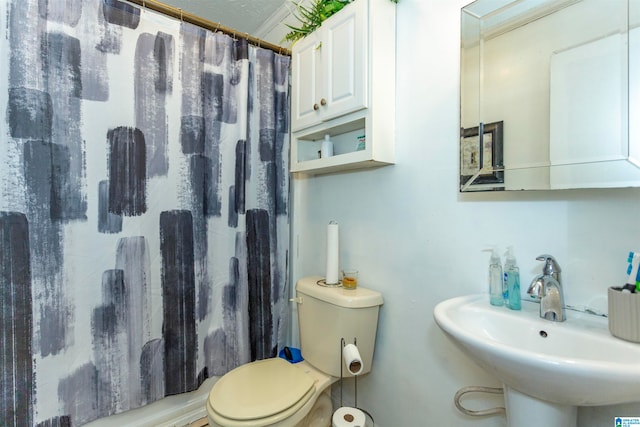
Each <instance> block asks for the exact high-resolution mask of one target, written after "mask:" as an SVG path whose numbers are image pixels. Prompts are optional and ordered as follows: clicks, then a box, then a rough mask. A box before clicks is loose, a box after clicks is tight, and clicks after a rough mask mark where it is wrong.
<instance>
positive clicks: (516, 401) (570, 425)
mask: <svg viewBox="0 0 640 427" xmlns="http://www.w3.org/2000/svg"><path fill="white" fill-rule="evenodd" d="M504 401H505V407H506V408H507V426H508V427H540V426H545V427H577V425H578V424H577V423H578V407H577V406H566V405H559V404H557V403H551V402H545V401H544V400H539V399H536V398H534V397H531V396H527V395H526V394H523V393H520V392H519V391H516V390H514V389H512V388H509V387H507V386H506V385H505V386H504Z"/></svg>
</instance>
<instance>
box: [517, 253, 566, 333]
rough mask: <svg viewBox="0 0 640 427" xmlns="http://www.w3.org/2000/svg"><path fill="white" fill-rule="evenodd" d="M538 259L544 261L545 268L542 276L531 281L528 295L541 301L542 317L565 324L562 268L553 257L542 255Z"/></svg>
mask: <svg viewBox="0 0 640 427" xmlns="http://www.w3.org/2000/svg"><path fill="white" fill-rule="evenodd" d="M536 259H537V260H538V261H544V267H543V268H542V274H540V275H538V276H536V277H535V278H534V279H533V280H532V281H531V285H529V289H527V293H528V294H529V295H531V296H532V297H533V298H535V299H536V301H540V317H542V318H543V319H547V320H552V321H554V322H564V321H565V320H566V316H565V312H564V293H563V291H562V280H561V278H560V272H561V270H560V266H559V265H558V262H557V261H556V260H555V258H554V257H552V256H551V255H540V256H539V257H537V258H536Z"/></svg>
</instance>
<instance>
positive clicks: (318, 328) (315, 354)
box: [296, 276, 383, 377]
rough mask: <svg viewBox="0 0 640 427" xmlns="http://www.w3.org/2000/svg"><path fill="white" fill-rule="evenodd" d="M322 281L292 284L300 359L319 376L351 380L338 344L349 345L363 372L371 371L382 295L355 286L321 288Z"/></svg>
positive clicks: (319, 278)
mask: <svg viewBox="0 0 640 427" xmlns="http://www.w3.org/2000/svg"><path fill="white" fill-rule="evenodd" d="M321 279H322V277H319V276H316V277H305V278H302V279H300V280H298V283H297V284H296V301H297V303H298V324H299V327H300V350H301V352H302V357H303V358H304V359H305V360H307V362H309V363H311V364H312V365H313V366H314V367H316V368H317V369H319V370H321V371H322V372H324V373H326V374H329V375H331V376H334V377H339V376H340V369H341V367H342V376H343V377H350V376H352V375H351V374H350V373H349V372H348V370H347V369H346V366H344V361H343V359H342V343H341V340H342V339H343V338H344V341H345V344H353V343H354V341H355V342H356V345H357V347H358V351H359V352H360V356H361V359H362V363H363V365H364V366H363V371H362V373H361V374H360V375H363V374H366V373H368V372H369V371H370V370H371V362H372V361H373V350H374V348H375V344H376V330H377V328H378V311H379V309H380V306H381V305H382V302H383V301H382V294H380V292H376V291H373V290H370V289H366V288H362V287H360V286H358V287H357V288H356V289H353V290H349V289H344V288H342V287H327V286H321V285H319V284H318V282H319V281H320V280H321Z"/></svg>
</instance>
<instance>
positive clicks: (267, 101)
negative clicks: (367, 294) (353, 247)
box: [0, 0, 289, 427]
mask: <svg viewBox="0 0 640 427" xmlns="http://www.w3.org/2000/svg"><path fill="white" fill-rule="evenodd" d="M0 35H1V37H0V123H1V125H0V425H2V426H6V427H11V426H42V427H45V426H79V425H82V424H85V423H87V422H89V421H92V420H94V419H97V418H101V417H105V416H109V415H112V414H115V413H119V412H123V411H126V410H129V409H133V408H137V407H140V406H143V405H146V404H148V403H150V402H153V401H155V400H158V399H161V398H163V397H165V396H169V395H173V394H178V393H184V392H188V391H192V390H194V389H196V388H198V386H199V385H200V384H201V383H202V382H203V381H204V380H205V379H206V378H208V377H210V376H219V375H223V374H224V373H226V372H227V371H229V370H230V369H232V368H234V367H236V366H238V365H240V364H242V363H246V362H248V361H251V360H257V359H262V358H266V357H272V356H274V355H275V353H276V350H277V348H278V347H279V345H280V344H281V343H282V341H283V339H284V331H285V330H286V324H285V323H286V319H287V316H286V313H287V304H288V303H287V298H286V296H287V293H288V290H287V288H288V283H287V258H288V244H289V243H288V242H289V236H288V233H289V232H288V229H289V228H288V226H289V220H288V186H289V182H288V149H289V136H288V117H289V110H288V109H289V106H288V105H289V103H288V90H289V89H288V85H289V80H288V79H289V77H288V76H289V72H288V70H289V58H288V57H287V56H281V55H278V54H276V53H274V52H272V51H270V50H265V49H261V48H258V47H254V46H250V45H248V44H247V42H246V41H245V40H234V39H233V38H231V37H229V36H226V35H223V34H219V33H214V32H210V31H207V30H204V29H202V28H199V27H196V26H194V25H191V24H188V23H184V22H181V21H180V20H174V19H171V18H168V17H166V16H163V15H161V14H158V13H156V12H152V11H149V10H146V9H141V8H138V7H136V6H132V5H130V4H128V3H124V2H120V1H116V0H68V1H64V2H62V1H46V0H45V1H43V0H6V1H3V2H2V3H1V4H0Z"/></svg>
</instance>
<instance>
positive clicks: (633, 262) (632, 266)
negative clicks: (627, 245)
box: [627, 252, 640, 292]
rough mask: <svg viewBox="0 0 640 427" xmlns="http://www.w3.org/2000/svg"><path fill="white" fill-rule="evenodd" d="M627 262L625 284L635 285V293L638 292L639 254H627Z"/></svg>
mask: <svg viewBox="0 0 640 427" xmlns="http://www.w3.org/2000/svg"><path fill="white" fill-rule="evenodd" d="M627 262H628V263H629V267H628V268H627V274H628V275H629V277H628V279H627V284H628V285H635V287H636V292H640V271H639V269H638V267H639V266H640V252H629V257H628V258H627Z"/></svg>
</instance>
